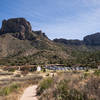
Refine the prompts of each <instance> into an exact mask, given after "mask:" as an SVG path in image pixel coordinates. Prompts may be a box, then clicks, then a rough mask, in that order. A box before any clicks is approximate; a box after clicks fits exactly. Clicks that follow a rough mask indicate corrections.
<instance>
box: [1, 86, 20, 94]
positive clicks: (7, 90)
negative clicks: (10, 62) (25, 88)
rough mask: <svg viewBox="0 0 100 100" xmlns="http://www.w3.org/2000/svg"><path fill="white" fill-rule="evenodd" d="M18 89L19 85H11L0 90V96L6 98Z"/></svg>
mask: <svg viewBox="0 0 100 100" xmlns="http://www.w3.org/2000/svg"><path fill="white" fill-rule="evenodd" d="M19 87H20V85H19V84H12V85H10V86H8V87H4V88H2V89H0V95H1V96H6V95H8V94H10V93H11V92H13V91H15V90H17V89H18V88H19Z"/></svg>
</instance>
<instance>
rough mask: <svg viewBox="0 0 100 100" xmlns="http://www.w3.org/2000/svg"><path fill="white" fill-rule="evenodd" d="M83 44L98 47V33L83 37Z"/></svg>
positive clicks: (99, 34) (99, 43)
mask: <svg viewBox="0 0 100 100" xmlns="http://www.w3.org/2000/svg"><path fill="white" fill-rule="evenodd" d="M83 41H84V44H86V45H91V46H92V45H93V46H97V45H100V33H95V34H92V35H88V36H86V37H84V40H83Z"/></svg>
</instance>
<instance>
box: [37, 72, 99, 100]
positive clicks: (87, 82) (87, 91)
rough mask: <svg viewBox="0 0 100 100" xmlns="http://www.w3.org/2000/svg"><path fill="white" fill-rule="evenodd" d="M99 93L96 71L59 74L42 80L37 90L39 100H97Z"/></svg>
mask: <svg viewBox="0 0 100 100" xmlns="http://www.w3.org/2000/svg"><path fill="white" fill-rule="evenodd" d="M98 73H99V74H98ZM99 93H100V71H97V70H96V71H94V72H92V73H91V72H79V71H77V72H76V71H74V72H65V73H64V72H62V73H61V72H60V73H58V75H57V76H55V77H51V78H50V77H48V78H46V79H44V80H42V81H41V82H40V84H39V86H38V89H37V95H39V100H48V99H49V100H99V99H100V94H99Z"/></svg>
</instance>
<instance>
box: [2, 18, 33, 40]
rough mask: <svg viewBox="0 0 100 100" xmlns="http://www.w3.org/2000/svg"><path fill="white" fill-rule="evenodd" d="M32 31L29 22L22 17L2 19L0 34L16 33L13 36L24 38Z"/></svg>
mask: <svg viewBox="0 0 100 100" xmlns="http://www.w3.org/2000/svg"><path fill="white" fill-rule="evenodd" d="M31 32H32V28H31V25H30V23H29V22H28V21H27V20H26V19H24V18H12V19H8V20H3V21H2V27H1V34H5V33H17V34H14V36H16V37H18V38H20V39H25V38H26V36H28V35H29V33H31Z"/></svg>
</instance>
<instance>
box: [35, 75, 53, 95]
mask: <svg viewBox="0 0 100 100" xmlns="http://www.w3.org/2000/svg"><path fill="white" fill-rule="evenodd" d="M52 84H53V79H52V78H51V77H48V78H46V79H44V80H43V81H42V82H40V84H39V88H38V90H37V94H38V95H40V94H41V93H42V92H43V91H44V90H46V89H48V88H49V87H51V85H52Z"/></svg>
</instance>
